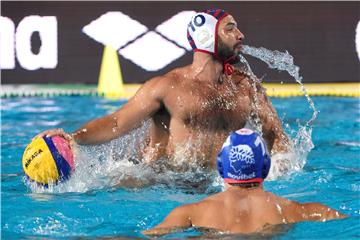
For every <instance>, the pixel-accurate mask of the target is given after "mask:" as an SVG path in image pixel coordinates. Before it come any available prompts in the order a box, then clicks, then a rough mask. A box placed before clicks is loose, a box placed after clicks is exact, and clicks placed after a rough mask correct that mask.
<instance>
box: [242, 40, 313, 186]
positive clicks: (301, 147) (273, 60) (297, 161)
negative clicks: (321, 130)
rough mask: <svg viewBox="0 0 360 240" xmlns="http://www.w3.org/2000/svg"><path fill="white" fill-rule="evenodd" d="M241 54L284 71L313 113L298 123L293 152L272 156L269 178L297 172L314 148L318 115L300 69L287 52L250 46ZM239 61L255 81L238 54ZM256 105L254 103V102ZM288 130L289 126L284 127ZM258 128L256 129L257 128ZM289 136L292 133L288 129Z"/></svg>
mask: <svg viewBox="0 0 360 240" xmlns="http://www.w3.org/2000/svg"><path fill="white" fill-rule="evenodd" d="M242 53H244V54H248V55H251V56H253V57H256V58H258V59H260V60H262V61H264V62H265V63H266V64H267V65H268V67H269V68H271V69H277V70H280V71H286V72H287V73H288V74H289V75H290V76H292V77H293V78H294V80H295V81H296V82H297V83H299V84H300V89H301V91H302V92H303V93H304V95H305V97H306V99H307V101H308V103H309V106H310V109H311V110H312V111H313V114H312V117H311V118H310V119H309V120H308V121H307V122H306V123H305V125H304V126H302V125H300V123H299V122H298V127H299V130H298V131H297V132H296V136H295V138H294V139H292V144H293V152H292V153H286V154H278V155H277V156H273V162H274V163H275V164H272V170H271V172H270V175H269V178H270V179H276V178H277V177H278V176H280V175H282V174H283V173H284V172H291V171H299V170H301V169H302V168H303V166H304V165H305V163H306V158H307V155H308V153H309V152H310V151H311V149H312V148H313V147H314V145H313V143H312V140H311V133H312V123H313V122H314V121H315V119H316V118H317V115H318V113H319V111H318V110H316V108H315V105H314V102H313V101H312V99H311V98H310V96H309V94H308V92H307V90H306V89H305V87H304V84H303V83H302V76H301V75H300V68H299V67H298V66H296V65H295V64H294V58H293V57H292V56H291V55H290V54H289V53H288V52H287V51H285V52H280V51H278V50H275V51H271V50H269V49H266V48H264V47H260V48H256V47H251V46H246V45H245V46H243V49H242ZM239 57H240V61H241V62H242V63H243V64H244V70H245V71H246V72H247V73H248V74H249V76H250V77H251V78H252V79H257V77H256V75H255V74H254V73H253V71H252V70H251V67H250V65H249V63H248V62H247V60H246V59H245V58H244V57H243V56H242V55H241V54H240V55H239ZM255 103H256V101H255ZM285 127H286V128H288V129H287V130H289V125H288V124H287V125H285ZM257 128H258V127H257ZM290 132H291V134H294V131H293V130H291V129H290ZM289 170H290V171H289Z"/></svg>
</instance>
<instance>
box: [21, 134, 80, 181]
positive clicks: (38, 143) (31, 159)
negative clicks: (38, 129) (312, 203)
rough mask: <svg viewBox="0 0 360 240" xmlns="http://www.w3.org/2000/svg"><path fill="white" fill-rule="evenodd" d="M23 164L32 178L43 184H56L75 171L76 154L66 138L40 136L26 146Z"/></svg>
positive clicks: (26, 172)
mask: <svg viewBox="0 0 360 240" xmlns="http://www.w3.org/2000/svg"><path fill="white" fill-rule="evenodd" d="M22 165H23V169H24V171H25V174H26V175H27V176H28V177H29V179H30V180H32V181H35V182H37V183H39V184H42V185H47V184H49V183H53V184H56V183H58V182H61V181H64V180H66V179H68V178H69V177H70V175H71V173H72V171H74V156H73V153H72V150H71V148H70V146H69V144H68V142H67V141H66V140H65V139H64V138H62V137H60V136H54V137H51V138H48V137H45V136H44V137H38V138H35V139H34V140H33V141H32V142H31V143H30V144H29V145H28V146H27V147H26V149H25V152H24V155H23V158H22Z"/></svg>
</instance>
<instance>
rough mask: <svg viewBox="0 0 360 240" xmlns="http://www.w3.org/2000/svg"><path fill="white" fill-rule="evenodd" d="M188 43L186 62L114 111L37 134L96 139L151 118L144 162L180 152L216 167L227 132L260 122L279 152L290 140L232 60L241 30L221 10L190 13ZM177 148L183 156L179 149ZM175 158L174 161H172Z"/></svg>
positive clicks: (258, 89) (82, 141) (83, 141)
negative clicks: (73, 128)
mask: <svg viewBox="0 0 360 240" xmlns="http://www.w3.org/2000/svg"><path fill="white" fill-rule="evenodd" d="M188 39H189V42H190V44H191V46H192V47H193V48H194V58H193V62H192V64H190V65H188V66H185V67H181V68H177V69H174V70H172V71H170V72H169V73H167V74H165V75H163V76H159V77H155V78H153V79H150V80H149V81H147V82H146V83H145V84H144V85H143V86H142V87H141V88H140V89H139V90H138V92H137V93H136V94H135V96H134V97H132V98H131V99H130V100H129V101H128V102H127V103H126V104H124V105H123V106H122V107H121V108H120V109H119V110H117V111H116V112H114V113H112V114H109V115H107V116H104V117H101V118H98V119H95V120H92V121H90V122H89V123H87V124H85V125H84V126H83V127H81V128H80V129H78V130H77V131H75V132H74V133H71V134H68V133H65V132H64V131H63V130H62V129H53V130H48V131H45V132H43V133H41V134H39V135H38V136H43V135H48V136H54V135H62V136H63V137H65V138H66V139H68V140H69V141H75V142H76V143H77V144H100V143H104V142H108V141H110V140H113V139H116V138H119V137H120V136H123V135H125V134H127V133H129V132H130V131H132V130H133V129H135V128H137V127H139V126H140V125H141V124H142V123H143V122H144V121H146V120H148V119H150V121H151V124H150V129H149V136H148V144H147V148H146V149H145V150H144V155H143V158H144V159H145V161H149V162H150V161H152V160H155V159H159V158H166V159H169V161H171V160H173V161H174V163H176V158H174V156H175V155H176V153H177V149H178V148H182V147H184V146H185V145H187V146H189V147H187V148H186V149H187V152H186V153H181V154H182V156H181V157H182V159H196V162H197V164H199V165H200V166H202V167H212V168H214V167H215V159H216V155H217V152H218V151H219V149H220V148H221V145H222V143H223V141H224V139H225V138H226V136H227V135H228V133H229V132H230V131H233V130H235V129H239V128H242V127H244V126H245V124H246V123H247V122H249V121H250V122H259V123H260V124H261V130H262V133H263V137H264V138H265V140H266V143H267V146H268V148H269V149H270V150H272V152H273V153H277V152H286V151H287V150H288V144H289V140H288V137H287V136H286V134H285V133H284V131H283V129H282V127H281V122H280V121H279V119H278V116H277V114H276V111H275V109H274V108H273V107H272V105H271V102H270V101H269V99H268V98H267V96H266V93H265V90H264V89H263V88H262V86H261V84H260V82H259V81H258V80H256V79H250V77H249V76H248V75H247V74H245V73H243V72H241V71H240V70H239V69H237V68H235V67H234V66H233V64H234V63H236V62H237V61H238V54H239V53H240V50H241V47H242V42H243V39H244V35H243V34H242V33H241V32H240V30H239V29H238V27H237V23H236V21H235V19H234V18H233V17H232V16H231V15H229V14H227V13H226V12H225V11H223V10H219V9H218V10H207V11H205V12H199V13H196V14H195V15H194V16H193V17H192V19H191V22H190V23H189V26H188ZM184 154H185V155H186V156H184ZM174 159H175V160H174Z"/></svg>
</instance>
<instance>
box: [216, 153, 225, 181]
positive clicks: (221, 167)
mask: <svg viewBox="0 0 360 240" xmlns="http://www.w3.org/2000/svg"><path fill="white" fill-rule="evenodd" d="M220 154H221V152H220V153H219V156H220ZM219 156H218V157H217V159H216V168H217V170H218V172H219V174H220V177H221V178H224V172H223V166H222V160H221V158H220V157H219Z"/></svg>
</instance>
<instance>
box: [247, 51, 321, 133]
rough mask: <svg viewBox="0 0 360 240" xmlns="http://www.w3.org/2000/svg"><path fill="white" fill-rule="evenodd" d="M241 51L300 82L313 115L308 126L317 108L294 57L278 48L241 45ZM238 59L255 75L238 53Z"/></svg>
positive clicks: (316, 112)
mask: <svg viewBox="0 0 360 240" xmlns="http://www.w3.org/2000/svg"><path fill="white" fill-rule="evenodd" d="M242 52H243V53H244V54H248V55H251V56H253V57H256V58H258V59H260V60H262V61H264V62H265V63H266V64H267V65H268V67H269V68H271V69H278V70H280V71H286V72H287V73H288V74H289V75H290V76H292V77H293V78H294V79H295V81H296V82H297V83H299V84H300V89H301V91H302V92H303V93H304V95H305V97H306V99H307V101H308V102H309V105H310V108H311V109H312V110H313V115H312V117H311V119H310V120H309V121H307V122H306V126H310V125H311V124H312V123H313V122H314V121H315V119H316V118H317V115H318V113H319V111H318V110H316V108H315V104H314V102H313V101H312V99H311V98H310V96H309V94H308V92H307V90H306V89H305V87H304V84H303V83H302V76H301V75H300V68H299V67H298V66H296V65H295V64H294V58H293V56H291V55H290V54H289V53H288V51H285V52H280V51H278V50H275V51H271V50H269V49H266V48H264V47H259V48H256V47H250V46H247V45H244V46H243V49H242ZM240 60H241V61H242V62H243V63H245V65H246V68H247V70H248V72H249V73H250V75H251V76H254V77H255V74H254V73H253V72H252V71H251V68H250V65H249V64H248V62H247V61H246V59H245V58H244V57H243V56H242V55H240Z"/></svg>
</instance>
